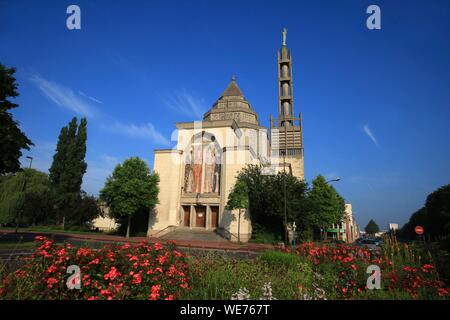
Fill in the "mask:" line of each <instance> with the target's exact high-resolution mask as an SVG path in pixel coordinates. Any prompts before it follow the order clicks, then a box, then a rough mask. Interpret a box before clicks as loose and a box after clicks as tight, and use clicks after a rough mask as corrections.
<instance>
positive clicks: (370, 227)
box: [364, 219, 380, 236]
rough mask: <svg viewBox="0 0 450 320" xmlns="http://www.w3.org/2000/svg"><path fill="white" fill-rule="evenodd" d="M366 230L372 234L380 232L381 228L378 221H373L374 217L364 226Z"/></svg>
mask: <svg viewBox="0 0 450 320" xmlns="http://www.w3.org/2000/svg"><path fill="white" fill-rule="evenodd" d="M364 230H365V231H366V233H367V234H370V235H372V236H373V235H375V234H376V233H377V232H380V228H379V227H378V225H377V224H376V222H375V221H373V220H372V219H370V221H369V223H368V224H367V226H366V227H365V228H364Z"/></svg>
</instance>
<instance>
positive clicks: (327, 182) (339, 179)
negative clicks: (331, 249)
mask: <svg viewBox="0 0 450 320" xmlns="http://www.w3.org/2000/svg"><path fill="white" fill-rule="evenodd" d="M338 181H341V178H340V177H335V178H334V179H330V180H328V181H325V183H326V184H329V183H330V182H338ZM324 229H325V228H324ZM322 232H323V234H324V235H325V234H326V233H325V230H323V231H322ZM337 236H338V238H339V228H338V235H337ZM322 238H325V237H324V236H322ZM324 240H325V239H324Z"/></svg>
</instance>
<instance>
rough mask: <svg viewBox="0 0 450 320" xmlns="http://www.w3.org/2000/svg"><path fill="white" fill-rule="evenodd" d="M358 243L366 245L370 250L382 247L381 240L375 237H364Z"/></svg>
mask: <svg viewBox="0 0 450 320" xmlns="http://www.w3.org/2000/svg"><path fill="white" fill-rule="evenodd" d="M358 245H359V246H361V247H366V248H368V249H370V250H378V249H379V248H380V242H379V241H378V240H375V239H362V240H361V241H360V242H359V243H358Z"/></svg>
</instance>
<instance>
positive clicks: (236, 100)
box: [203, 77, 259, 125]
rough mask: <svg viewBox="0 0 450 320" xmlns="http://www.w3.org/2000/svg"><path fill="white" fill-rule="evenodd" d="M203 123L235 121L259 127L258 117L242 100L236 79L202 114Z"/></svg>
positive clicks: (233, 79)
mask: <svg viewBox="0 0 450 320" xmlns="http://www.w3.org/2000/svg"><path fill="white" fill-rule="evenodd" d="M203 120H204V121H217V120H235V121H236V122H238V123H242V122H247V123H251V124H256V125H259V123H258V115H257V114H256V112H255V111H254V110H253V108H252V107H251V105H250V103H249V102H248V101H247V100H246V99H245V98H244V95H243V94H242V91H241V89H240V88H239V86H238V84H237V83H236V78H235V77H233V78H231V82H230V83H229V84H228V86H227V88H226V89H225V91H224V92H223V93H222V95H221V96H220V98H219V99H218V100H217V101H216V102H215V103H214V105H213V107H212V108H211V109H210V110H209V111H208V112H206V113H205V114H204V116H203Z"/></svg>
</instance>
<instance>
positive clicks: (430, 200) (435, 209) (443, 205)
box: [400, 184, 450, 240]
mask: <svg viewBox="0 0 450 320" xmlns="http://www.w3.org/2000/svg"><path fill="white" fill-rule="evenodd" d="M416 226H422V227H423V228H424V230H425V234H426V235H427V236H428V237H429V238H430V239H432V240H440V239H443V238H445V237H449V236H450V184H448V185H444V186H442V187H440V188H438V189H436V190H435V191H433V192H432V193H430V194H429V195H428V196H427V198H426V202H425V205H424V206H423V207H422V208H421V209H419V210H418V211H416V212H415V213H413V214H412V215H411V217H410V219H409V221H408V222H407V223H406V224H405V225H404V226H403V227H402V229H401V231H400V235H401V236H402V237H405V238H409V239H414V238H415V237H416V236H417V234H416V233H415V231H414V229H415V227H416Z"/></svg>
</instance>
